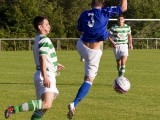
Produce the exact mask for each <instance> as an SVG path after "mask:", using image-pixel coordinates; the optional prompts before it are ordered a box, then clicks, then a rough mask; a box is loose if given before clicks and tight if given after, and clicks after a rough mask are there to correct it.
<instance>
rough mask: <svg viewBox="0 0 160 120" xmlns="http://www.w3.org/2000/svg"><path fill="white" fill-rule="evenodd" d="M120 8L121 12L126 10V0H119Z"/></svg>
mask: <svg viewBox="0 0 160 120" xmlns="http://www.w3.org/2000/svg"><path fill="white" fill-rule="evenodd" d="M121 9H122V11H123V12H124V11H126V10H127V0H121Z"/></svg>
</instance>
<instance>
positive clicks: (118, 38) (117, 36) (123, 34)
mask: <svg viewBox="0 0 160 120" xmlns="http://www.w3.org/2000/svg"><path fill="white" fill-rule="evenodd" d="M130 33H131V27H130V26H128V25H127V24H124V25H123V26H122V27H119V26H118V25H114V26H112V27H111V29H110V34H111V35H112V39H113V40H114V42H116V43H128V34H130Z"/></svg>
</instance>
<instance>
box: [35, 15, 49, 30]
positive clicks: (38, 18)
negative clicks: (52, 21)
mask: <svg viewBox="0 0 160 120" xmlns="http://www.w3.org/2000/svg"><path fill="white" fill-rule="evenodd" d="M44 19H47V18H46V17H45V16H36V17H35V18H34V20H33V25H34V28H35V29H36V30H37V31H39V29H38V26H39V25H42V23H43V20H44Z"/></svg>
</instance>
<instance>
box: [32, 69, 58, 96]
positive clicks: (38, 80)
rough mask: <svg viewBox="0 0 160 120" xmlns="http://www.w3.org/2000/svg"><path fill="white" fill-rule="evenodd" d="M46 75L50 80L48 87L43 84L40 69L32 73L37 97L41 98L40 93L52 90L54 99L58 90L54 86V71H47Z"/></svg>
mask: <svg viewBox="0 0 160 120" xmlns="http://www.w3.org/2000/svg"><path fill="white" fill-rule="evenodd" d="M47 75H48V78H49V80H50V81H51V86H50V88H47V87H45V86H44V85H43V80H44V78H43V76H42V73H41V71H40V70H39V71H37V72H36V73H35V75H34V86H35V90H36V97H37V99H41V96H42V94H44V93H46V92H53V93H54V98H53V99H55V98H56V97H57V96H58V94H59V91H58V89H57V87H56V79H55V73H54V72H49V71H47Z"/></svg>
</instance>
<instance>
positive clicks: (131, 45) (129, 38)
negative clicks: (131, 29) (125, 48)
mask: <svg viewBox="0 0 160 120" xmlns="http://www.w3.org/2000/svg"><path fill="white" fill-rule="evenodd" d="M128 40H129V49H130V50H132V49H133V44H132V35H131V33H130V34H129V35H128Z"/></svg>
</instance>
